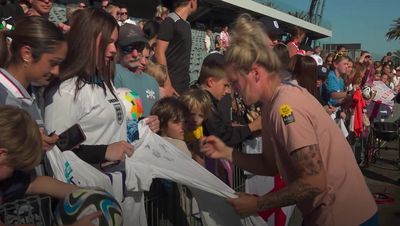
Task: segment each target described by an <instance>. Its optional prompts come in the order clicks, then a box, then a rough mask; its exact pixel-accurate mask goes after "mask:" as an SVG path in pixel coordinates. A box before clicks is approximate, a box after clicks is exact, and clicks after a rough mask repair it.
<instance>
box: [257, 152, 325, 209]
mask: <svg viewBox="0 0 400 226" xmlns="http://www.w3.org/2000/svg"><path fill="white" fill-rule="evenodd" d="M292 160H293V161H295V166H296V170H297V171H298V173H299V176H300V177H302V176H307V177H309V176H316V175H318V174H319V173H320V172H321V170H322V169H323V164H322V160H321V156H320V154H319V150H318V146H317V145H311V146H308V147H304V148H302V149H301V150H297V151H295V152H294V153H293V154H292ZM321 192H322V191H321V190H320V189H319V188H318V187H315V186H313V185H311V184H308V183H305V182H303V181H301V180H296V181H295V182H293V183H291V184H290V185H288V186H287V187H285V188H283V189H282V190H279V191H276V192H274V193H271V194H268V195H265V196H262V197H260V198H259V199H258V201H257V207H258V210H266V209H271V208H277V207H281V206H288V205H293V204H297V203H300V202H302V201H304V200H307V199H312V198H314V197H315V196H317V195H318V194H320V193H321Z"/></svg>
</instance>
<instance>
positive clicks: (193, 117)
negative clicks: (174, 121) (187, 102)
mask: <svg viewBox="0 0 400 226" xmlns="http://www.w3.org/2000/svg"><path fill="white" fill-rule="evenodd" d="M203 121H204V113H203V111H201V110H200V109H199V108H197V107H194V108H193V109H191V110H190V118H189V123H188V129H189V130H194V129H196V127H198V126H200V125H201V124H203Z"/></svg>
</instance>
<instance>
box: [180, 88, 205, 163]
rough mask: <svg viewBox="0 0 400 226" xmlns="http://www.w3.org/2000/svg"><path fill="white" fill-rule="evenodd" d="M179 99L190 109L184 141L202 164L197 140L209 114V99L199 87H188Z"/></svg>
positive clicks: (202, 159)
mask: <svg viewBox="0 0 400 226" xmlns="http://www.w3.org/2000/svg"><path fill="white" fill-rule="evenodd" d="M179 99H180V100H182V101H183V103H185V105H186V106H187V108H188V109H189V111H190V117H189V120H188V124H187V128H186V132H185V142H186V144H187V146H188V147H189V150H190V151H191V152H192V157H193V159H194V160H195V161H196V162H198V163H199V164H200V165H202V166H205V165H204V155H203V153H201V151H200V144H199V140H200V138H202V137H203V126H202V124H203V122H204V120H205V119H206V118H207V117H208V115H209V114H210V109H211V105H212V103H211V99H210V96H209V95H208V93H207V92H206V91H204V90H201V89H189V90H187V91H185V92H184V93H183V94H182V95H181V96H179Z"/></svg>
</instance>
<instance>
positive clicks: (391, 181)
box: [289, 142, 400, 226]
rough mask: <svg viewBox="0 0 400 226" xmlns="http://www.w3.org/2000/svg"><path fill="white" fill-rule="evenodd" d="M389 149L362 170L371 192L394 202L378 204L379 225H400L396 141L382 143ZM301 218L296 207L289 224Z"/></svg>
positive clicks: (295, 225) (296, 224) (297, 224)
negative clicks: (385, 196) (384, 195)
mask: <svg viewBox="0 0 400 226" xmlns="http://www.w3.org/2000/svg"><path fill="white" fill-rule="evenodd" d="M384 146H385V147H391V148H393V149H391V150H381V151H380V158H379V159H377V160H376V162H375V163H370V164H369V166H368V167H366V168H364V169H363V170H362V172H363V174H364V176H365V180H366V182H367V185H368V187H369V189H370V190H371V192H372V193H383V194H386V195H387V196H389V197H391V198H393V199H394V202H391V203H385V204H378V214H379V225H380V226H400V169H399V166H400V165H399V163H398V162H396V160H398V158H399V150H398V148H397V147H398V146H397V142H392V143H390V144H387V145H384ZM301 223H302V218H301V213H300V211H299V210H298V209H295V212H294V214H293V216H292V218H291V219H290V222H289V226H301Z"/></svg>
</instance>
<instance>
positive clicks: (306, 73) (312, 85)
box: [293, 56, 317, 96]
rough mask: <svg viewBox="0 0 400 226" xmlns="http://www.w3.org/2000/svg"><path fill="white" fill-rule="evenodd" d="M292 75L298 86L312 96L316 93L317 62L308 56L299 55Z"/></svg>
mask: <svg viewBox="0 0 400 226" xmlns="http://www.w3.org/2000/svg"><path fill="white" fill-rule="evenodd" d="M293 76H294V78H295V79H296V80H297V82H298V83H299V85H300V86H302V87H304V88H306V89H307V90H308V92H310V93H311V94H312V95H313V96H316V95H317V84H316V82H317V63H316V62H315V60H314V58H312V57H310V56H301V57H300V58H299V59H298V61H297V62H296V65H295V67H294V70H293Z"/></svg>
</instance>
